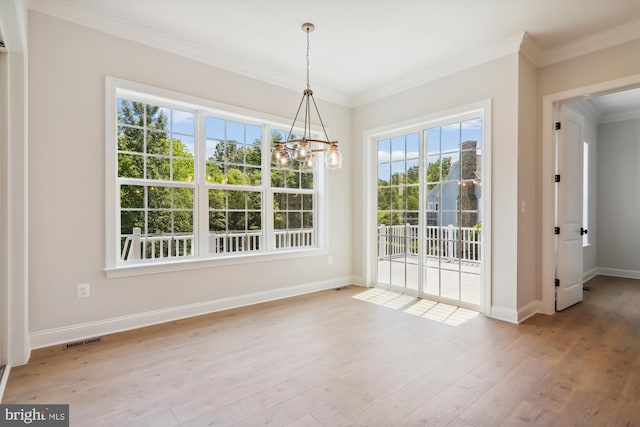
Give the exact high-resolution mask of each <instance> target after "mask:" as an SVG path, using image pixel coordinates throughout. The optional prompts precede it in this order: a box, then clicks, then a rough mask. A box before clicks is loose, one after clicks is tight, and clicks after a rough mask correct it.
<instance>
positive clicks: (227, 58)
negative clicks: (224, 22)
mask: <svg viewBox="0 0 640 427" xmlns="http://www.w3.org/2000/svg"><path fill="white" fill-rule="evenodd" d="M23 1H25V3H24V4H26V5H28V7H29V8H30V9H31V10H34V11H36V12H40V13H44V14H47V15H51V16H54V17H56V18H59V19H62V20H65V21H69V22H73V23H75V24H78V25H82V26H85V27H89V28H92V29H95V30H98V31H102V32H105V33H108V34H112V35H115V36H117V37H121V38H124V39H127V40H133V41H135V42H138V43H141V44H144V45H147V46H151V47H154V48H156V49H160V50H164V51H167V52H171V53H173V54H176V55H179V56H182V57H186V58H189V59H192V60H195V61H198V62H202V63H206V64H208V65H212V66H215V67H217V68H220V69H223V70H226V71H230V72H233V73H236V74H240V75H243V76H246V77H249V78H252V79H256V80H260V81H263V82H265V83H269V84H272V85H275V86H278V87H282V88H285V89H289V90H293V91H296V92H298V91H299V90H300V89H301V88H303V87H304V84H303V81H302V80H301V79H299V78H298V77H293V76H289V75H285V74H282V73H277V72H274V71H271V70H268V69H266V68H264V67H260V66H258V65H256V64H253V63H251V62H250V61H247V60H244V59H242V58H238V57H235V56H232V55H227V54H224V53H222V52H218V51H216V50H213V49H210V48H207V47H204V46H202V45H198V44H194V43H191V42H188V41H185V40H181V39H179V38H176V37H174V36H171V35H169V34H166V33H163V32H159V31H156V30H152V29H149V28H147V27H144V26H141V25H139V24H137V23H135V22H133V21H128V20H123V19H119V18H115V17H113V16H111V15H107V14H104V13H101V12H99V11H97V10H95V9H93V8H90V7H88V6H85V5H79V4H74V5H73V6H72V5H71V4H70V3H69V2H66V1H63V0H23ZM636 39H640V20H635V21H632V22H629V23H627V24H624V25H622V26H619V27H615V28H612V29H609V30H606V31H602V32H600V33H596V34H593V35H591V36H589V37H585V38H582V39H579V40H575V41H573V42H570V43H567V44H564V45H561V46H556V47H552V48H549V49H546V50H545V49H542V48H541V47H540V46H539V45H538V44H537V42H536V41H535V40H534V39H533V37H532V36H530V35H529V34H527V33H526V32H525V33H523V34H521V35H518V36H515V37H511V38H509V39H506V40H503V41H502V42H499V43H496V44H494V45H491V46H488V47H486V48H483V49H477V50H475V51H469V52H467V53H465V54H462V55H457V56H456V57H455V58H451V59H449V60H445V61H442V62H439V63H437V64H434V65H432V66H429V67H427V68H424V69H423V70H421V71H419V72H416V73H412V74H409V75H407V76H404V77H401V78H398V79H395V80H394V81H391V82H388V83H385V84H381V85H378V86H377V87H375V88H373V89H370V90H366V91H363V92H361V93H359V94H355V95H353V96H351V95H349V94H347V93H345V92H341V91H336V90H332V89H330V88H327V87H321V86H316V87H315V90H314V94H315V96H316V98H318V99H323V100H325V101H329V102H332V103H335V104H338V105H342V106H346V107H358V106H362V105H365V104H368V103H371V102H374V101H377V100H380V99H383V98H386V97H388V96H391V95H394V94H396V93H399V92H402V91H405V90H408V89H411V88H414V87H417V86H421V85H423V84H426V83H428V82H431V81H434V80H437V79H440V78H443V77H446V76H448V75H451V74H454V73H457V72H460V71H463V70H466V69H469V68H473V67H475V66H478V65H481V64H484V63H487V62H490V61H493V60H495V59H498V58H501V57H503V56H506V55H509V54H512V53H517V52H520V53H522V54H523V56H525V57H526V58H527V59H528V60H529V61H530V62H531V63H532V64H533V65H535V66H536V67H544V66H547V65H551V64H554V63H557V62H561V61H565V60H567V59H571V58H575V57H578V56H581V55H585V54H587V53H590V52H594V51H597V50H600V49H605V48H607V47H611V46H615V45H618V44H621V43H625V42H628V41H631V40H636Z"/></svg>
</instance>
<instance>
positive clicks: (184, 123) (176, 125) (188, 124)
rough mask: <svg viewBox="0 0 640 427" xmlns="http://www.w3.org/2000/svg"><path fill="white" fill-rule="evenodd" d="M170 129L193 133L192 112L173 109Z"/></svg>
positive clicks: (187, 133)
mask: <svg viewBox="0 0 640 427" xmlns="http://www.w3.org/2000/svg"><path fill="white" fill-rule="evenodd" d="M171 120H172V122H171V130H172V131H173V132H179V133H182V134H185V135H193V134H194V114H193V113H192V112H189V111H179V110H173V111H172V115H171Z"/></svg>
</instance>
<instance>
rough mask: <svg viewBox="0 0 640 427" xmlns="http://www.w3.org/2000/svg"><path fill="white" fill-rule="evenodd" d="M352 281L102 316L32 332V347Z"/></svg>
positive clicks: (265, 300)
mask: <svg viewBox="0 0 640 427" xmlns="http://www.w3.org/2000/svg"><path fill="white" fill-rule="evenodd" d="M350 284H351V277H341V278H337V279H332V280H326V281H321V282H315V283H308V284H304V285H298V286H290V287H287V288H279V289H273V290H269V291H264V292H255V293H251V294H245V295H238V296H234V297H229V298H222V299H217V300H212V301H205V302H201V303H195V304H187V305H182V306H177V307H171V308H167V309H162V310H153V311H147V312H144V313H139V314H132V315H129V316H122V317H116V318H112V319H105V320H99V321H96V322H88V323H82V324H78V325H71V326H65V327H62V328H55V329H48V330H44V331H37V332H33V333H31V348H32V349H37V348H42V347H49V346H52V345H57V344H63V343H68V342H71V341H78V340H82V339H86V338H91V337H96V336H102V335H108V334H113V333H116V332H122V331H128V330H131V329H137V328H142V327H145V326H151V325H156V324H159V323H165V322H171V321H174V320H179V319H185V318H188V317H194V316H201V315H203V314H209V313H215V312H217V311H223V310H229V309H232V308H239V307H245V306H248V305H253V304H259V303H262V302H267V301H274V300H278V299H283V298H289V297H294V296H297V295H304V294H309V293H312V292H318V291H324V290H327V289H335V288H337V287H340V286H346V285H350Z"/></svg>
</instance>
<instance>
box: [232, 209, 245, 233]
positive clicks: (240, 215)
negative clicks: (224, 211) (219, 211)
mask: <svg viewBox="0 0 640 427" xmlns="http://www.w3.org/2000/svg"><path fill="white" fill-rule="evenodd" d="M246 220H247V214H246V213H245V212H229V231H245V230H246V228H247V224H246Z"/></svg>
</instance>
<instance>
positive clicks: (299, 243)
mask: <svg viewBox="0 0 640 427" xmlns="http://www.w3.org/2000/svg"><path fill="white" fill-rule="evenodd" d="M287 139H289V134H288V132H285V131H282V130H278V129H273V130H272V131H271V145H272V147H273V145H274V143H275V142H276V141H286V140H287ZM303 166H304V165H303V163H301V162H299V161H297V160H293V161H292V162H291V163H290V164H289V165H288V167H285V168H283V167H281V166H280V165H277V166H272V168H271V187H272V188H273V189H274V193H273V227H274V230H275V231H274V237H275V247H276V248H290V247H310V246H311V247H312V246H314V244H315V240H316V238H315V233H314V227H313V224H314V223H315V214H314V212H315V209H314V206H315V203H314V194H315V191H314V187H315V184H314V180H315V174H314V173H313V171H311V170H307V169H305V168H304V167H303Z"/></svg>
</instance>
